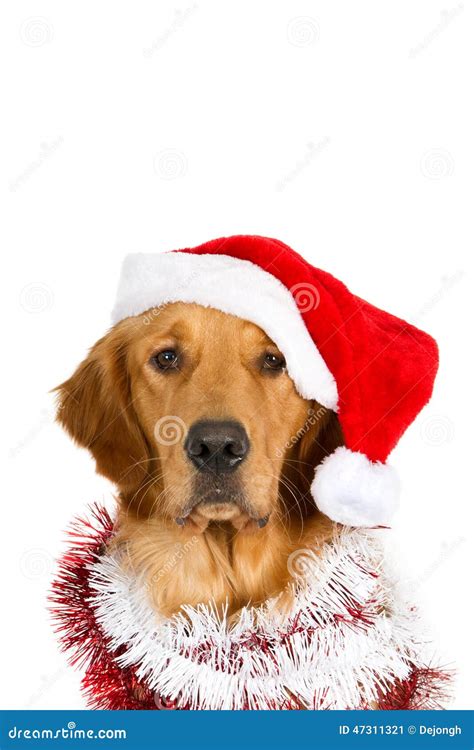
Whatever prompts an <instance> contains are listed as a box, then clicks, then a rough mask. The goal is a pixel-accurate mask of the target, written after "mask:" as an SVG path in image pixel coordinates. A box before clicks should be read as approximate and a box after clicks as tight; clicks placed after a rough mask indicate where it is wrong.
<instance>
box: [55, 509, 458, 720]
mask: <svg viewBox="0 0 474 750" xmlns="http://www.w3.org/2000/svg"><path fill="white" fill-rule="evenodd" d="M68 534H69V537H70V540H71V542H72V544H71V547H70V549H69V550H68V551H67V552H66V553H65V554H64V555H63V557H62V559H61V560H60V562H59V571H58V574H57V577H56V579H55V581H54V582H53V585H52V592H51V595H50V601H51V605H52V606H51V611H52V614H53V618H54V621H55V630H56V632H57V633H58V634H59V637H60V643H61V647H62V649H63V650H65V651H67V652H69V654H70V656H69V659H70V663H71V664H72V665H75V666H80V667H85V670H86V671H85V675H84V678H83V680H82V689H83V692H84V695H85V697H86V701H87V705H88V706H89V707H91V708H98V709H109V710H110V709H112V710H114V709H135V710H136V709H158V710H159V709H161V710H163V709H164V710H173V709H177V708H178V705H177V701H174V700H169V699H168V698H167V696H162V695H158V694H157V693H154V692H153V691H152V690H150V688H149V687H148V685H147V684H146V682H145V681H144V680H143V679H139V678H138V677H137V674H136V670H135V668H134V667H122V666H120V665H119V663H118V661H117V659H118V657H119V656H120V655H121V654H122V653H123V651H124V649H123V647H122V648H119V649H113V648H112V647H111V644H110V638H109V637H108V636H107V635H106V634H105V633H104V632H103V630H102V629H101V627H100V625H99V623H98V621H97V618H96V614H95V610H94V606H93V604H94V597H95V596H96V592H95V591H94V590H93V589H91V587H90V581H89V577H90V569H91V566H92V564H93V563H94V562H96V561H97V559H98V558H99V557H100V556H101V555H102V554H104V552H105V551H106V549H107V544H108V542H109V540H110V539H111V537H112V536H113V534H114V522H113V520H112V518H111V517H110V515H109V513H108V512H107V510H106V509H105V508H103V507H100V506H98V505H94V506H92V508H91V518H90V519H77V520H76V521H75V522H74V523H73V524H72V526H71V528H70V530H69V532H68ZM352 616H354V617H356V618H357V619H359V618H364V617H365V618H367V615H366V614H365V615H364V613H362V612H354V613H353V615H352ZM368 622H369V624H370V619H369V620H368ZM294 629H295V631H296V630H297V629H298V623H297V621H295V623H294ZM255 638H257V639H258V636H257V634H255ZM255 645H256V644H255V643H254V644H253V646H255ZM259 647H260V648H262V649H265V648H266V644H264V643H260V645H259ZM450 681H451V675H450V673H449V672H448V671H446V670H442V669H435V668H430V667H424V668H420V667H417V666H415V665H413V667H412V671H411V674H410V675H409V677H408V678H407V679H405V680H397V681H396V682H395V684H394V685H393V686H392V688H391V690H390V691H389V692H383V691H382V690H380V691H379V695H378V701H377V707H378V708H379V709H383V710H401V709H403V710H422V709H432V708H435V709H436V708H442V707H443V704H444V703H446V701H447V700H448V689H449V683H450ZM247 707H248V706H247ZM301 707H302V706H301V704H300V703H299V701H298V698H297V696H294V698H293V699H289V700H287V701H285V702H284V704H281V705H275V706H274V708H275V709H280V710H281V709H285V710H298V709H301ZM183 708H184V709H185V708H186V706H182V705H180V706H179V709H183ZM315 708H317V706H315ZM361 708H366V709H370V708H374V706H361Z"/></svg>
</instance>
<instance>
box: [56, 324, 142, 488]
mask: <svg viewBox="0 0 474 750" xmlns="http://www.w3.org/2000/svg"><path fill="white" fill-rule="evenodd" d="M55 391H56V392H57V393H58V394H59V398H58V410H57V414H56V419H57V421H58V422H59V423H60V424H61V425H62V426H63V427H64V428H65V430H66V431H67V432H68V433H69V435H70V436H71V437H72V438H73V439H74V440H75V441H76V443H78V444H79V445H80V446H82V447H84V448H88V449H89V450H90V452H91V453H92V455H93V457H94V458H95V461H96V466H97V471H98V472H99V474H103V475H104V476H105V477H107V478H108V479H111V480H112V481H113V482H114V483H115V484H117V485H118V487H119V489H120V491H121V492H122V493H123V494H128V493H130V492H132V491H134V490H135V489H136V488H138V487H139V486H140V484H141V483H142V482H143V480H144V479H145V477H146V476H147V472H148V466H147V464H148V461H147V459H149V458H150V451H149V447H148V444H147V441H146V438H145V436H144V434H143V432H142V430H141V428H140V424H139V422H138V419H137V417H136V414H135V410H134V408H133V403H132V398H131V394H130V382H129V375H128V368H127V348H126V346H125V342H124V338H123V336H120V332H118V331H116V330H115V331H114V330H113V331H111V332H110V333H109V334H107V335H106V336H104V338H102V339H100V341H98V342H97V344H96V345H95V346H94V347H93V348H92V349H91V351H90V353H89V355H88V356H87V357H86V359H85V360H84V361H83V362H82V363H81V364H80V365H79V367H78V368H77V370H76V372H75V373H74V375H73V376H72V377H71V378H69V380H66V382H64V383H62V385H60V386H58V387H57V388H56V389H55Z"/></svg>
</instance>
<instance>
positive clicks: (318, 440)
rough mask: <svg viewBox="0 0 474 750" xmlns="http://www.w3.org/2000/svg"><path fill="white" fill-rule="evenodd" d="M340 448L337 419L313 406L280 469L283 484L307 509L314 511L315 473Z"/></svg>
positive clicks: (318, 405) (331, 413)
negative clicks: (282, 473)
mask: <svg viewBox="0 0 474 750" xmlns="http://www.w3.org/2000/svg"><path fill="white" fill-rule="evenodd" d="M340 445H344V438H343V435H342V430H341V426H340V424H339V420H338V418H337V415H336V414H335V413H334V412H333V411H331V410H330V409H326V408H325V407H324V406H321V405H320V404H318V403H317V402H313V404H312V406H311V408H310V410H309V412H308V418H307V420H306V423H305V425H304V427H303V428H302V431H301V435H300V438H299V440H298V442H297V443H296V445H294V446H293V448H292V449H291V451H290V453H289V455H288V456H286V457H285V460H284V465H283V472H284V475H285V477H286V482H287V483H289V485H290V486H291V485H293V488H294V489H296V488H297V489H298V494H299V497H300V498H301V502H305V503H306V504H307V505H308V508H310V509H314V500H313V498H312V496H311V483H312V481H313V479H314V472H315V469H316V467H317V466H318V465H319V464H320V463H321V461H323V460H324V459H325V458H326V456H329V455H330V454H331V453H333V451H335V450H336V448H338V447H339V446H340ZM290 501H291V498H290Z"/></svg>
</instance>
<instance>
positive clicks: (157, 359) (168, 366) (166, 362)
mask: <svg viewBox="0 0 474 750" xmlns="http://www.w3.org/2000/svg"><path fill="white" fill-rule="evenodd" d="M150 362H151V364H152V365H154V367H157V368H158V369H159V370H175V369H176V368H177V367H178V355H177V353H176V352H175V350H174V349H164V350H163V351H162V352H158V353H157V354H154V355H153V357H152V358H151V360H150Z"/></svg>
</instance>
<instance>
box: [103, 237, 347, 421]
mask: <svg viewBox="0 0 474 750" xmlns="http://www.w3.org/2000/svg"><path fill="white" fill-rule="evenodd" d="M169 302H194V303H196V304H199V305H204V306H205V307H214V308H216V309H217V310H221V311H222V312H225V313H230V314H231V315H236V316H237V317H239V318H244V319H245V320H249V321H250V322H251V323H255V325H257V326H259V327H260V328H262V329H263V330H264V331H265V332H266V333H267V335H268V336H269V337H270V338H271V339H272V340H273V341H274V342H275V344H276V345H277V346H278V348H279V349H280V350H281V352H282V353H283V354H284V355H285V359H286V363H287V367H288V374H289V375H290V377H291V378H292V380H293V382H294V384H295V386H296V389H297V390H298V392H299V393H300V395H301V396H303V398H307V399H316V400H317V401H318V402H319V403H320V404H322V405H323V406H325V407H327V408H328V409H333V410H334V411H336V410H337V402H338V395H337V385H336V381H335V379H334V377H333V375H332V374H331V372H330V371H329V368H328V367H327V365H326V363H325V362H324V360H323V358H322V356H321V354H320V352H319V351H318V349H317V347H316V345H315V343H314V341H313V340H312V338H311V336H310V335H309V333H308V330H307V328H306V326H305V324H304V321H303V318H302V317H301V315H300V312H299V310H298V307H297V305H296V302H295V300H294V298H293V295H292V294H291V292H290V291H289V290H288V289H287V288H286V287H285V286H284V284H282V283H281V282H280V281H279V280H278V279H277V278H276V277H275V276H273V275H272V274H271V273H268V272H267V271H264V270H263V269H262V268H260V267H259V266H257V265H256V264H254V263H251V262H250V261H247V260H240V259H238V258H232V257H230V256H228V255H213V254H205V255H193V254H191V253H179V252H175V253H156V254H145V253H137V254H133V255H128V256H127V257H126V258H125V260H124V263H123V267H122V274H121V278H120V283H119V289H118V294H117V300H116V303H115V307H114V310H113V313H112V319H113V322H114V323H117V322H118V321H120V320H123V319H124V318H127V317H130V316H132V315H139V314H140V313H144V312H145V311H146V310H149V309H151V308H155V309H156V308H160V307H161V306H162V305H165V304H167V303H169Z"/></svg>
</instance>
